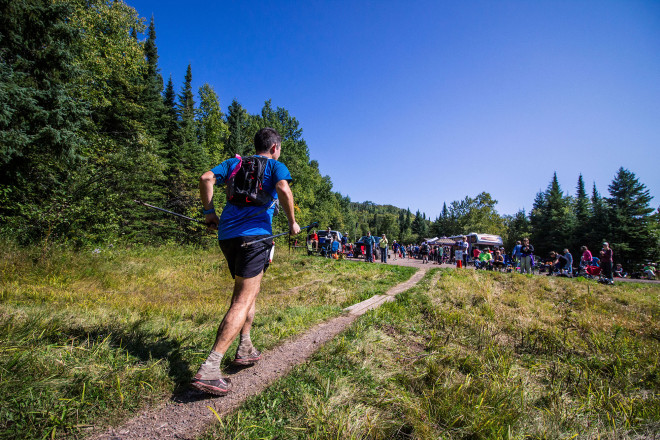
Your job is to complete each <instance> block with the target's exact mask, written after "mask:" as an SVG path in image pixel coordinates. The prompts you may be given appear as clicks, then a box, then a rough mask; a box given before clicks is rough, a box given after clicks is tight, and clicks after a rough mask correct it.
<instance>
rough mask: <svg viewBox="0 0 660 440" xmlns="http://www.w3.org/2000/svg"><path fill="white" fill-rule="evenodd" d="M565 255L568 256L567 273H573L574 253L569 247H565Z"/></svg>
mask: <svg viewBox="0 0 660 440" xmlns="http://www.w3.org/2000/svg"><path fill="white" fill-rule="evenodd" d="M564 257H565V258H566V261H567V263H566V273H568V274H569V275H571V276H572V275H573V255H571V253H570V252H569V251H568V249H564Z"/></svg>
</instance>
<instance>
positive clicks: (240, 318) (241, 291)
mask: <svg viewBox="0 0 660 440" xmlns="http://www.w3.org/2000/svg"><path fill="white" fill-rule="evenodd" d="M262 277H263V272H261V273H260V274H259V275H257V276H255V277H253V278H243V277H238V276H237V277H236V281H235V283H234V293H233V295H232V298H231V305H230V306H229V310H228V311H227V313H226V314H225V317H224V318H223V320H222V322H221V323H220V326H219V327H218V334H217V336H216V339H215V343H214V344H213V348H212V350H211V354H209V356H208V358H207V359H206V361H205V362H204V363H203V364H202V365H201V366H200V367H199V370H198V371H197V374H196V375H195V377H194V379H193V382H192V385H193V386H194V387H196V388H198V389H200V390H202V391H206V392H208V393H211V394H216V395H218V396H223V395H225V394H227V392H228V391H229V384H228V383H227V381H225V380H224V379H223V378H222V373H221V371H220V364H221V363H222V358H223V356H224V354H225V353H226V352H227V349H228V348H229V345H231V343H232V341H233V340H234V339H235V338H236V335H238V333H239V331H241V329H243V328H244V327H245V328H246V329H247V331H249V329H250V328H251V327H252V321H253V320H254V312H255V301H256V298H257V295H258V294H259V288H260V286H261V278H262ZM246 324H247V325H246Z"/></svg>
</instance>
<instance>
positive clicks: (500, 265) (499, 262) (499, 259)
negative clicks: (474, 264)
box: [493, 249, 504, 270]
mask: <svg viewBox="0 0 660 440" xmlns="http://www.w3.org/2000/svg"><path fill="white" fill-rule="evenodd" d="M493 268H495V269H498V270H501V269H504V255H502V252H501V251H500V250H499V249H498V250H496V251H495V255H493Z"/></svg>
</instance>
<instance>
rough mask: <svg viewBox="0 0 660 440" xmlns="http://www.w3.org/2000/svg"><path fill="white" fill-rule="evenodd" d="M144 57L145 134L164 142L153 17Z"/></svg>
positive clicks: (164, 124)
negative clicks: (145, 65) (145, 63)
mask: <svg viewBox="0 0 660 440" xmlns="http://www.w3.org/2000/svg"><path fill="white" fill-rule="evenodd" d="M144 56H145V59H146V62H147V68H146V70H145V73H144V82H145V87H144V92H143V96H142V103H143V105H144V107H145V112H144V114H145V125H146V127H147V132H148V133H149V134H151V135H152V136H154V137H155V138H156V139H158V141H159V142H161V143H163V142H165V139H166V136H167V120H166V114H165V112H166V108H165V105H164V103H163V99H162V97H161V94H162V93H163V77H162V76H161V74H160V68H159V67H158V48H157V47H156V25H155V24H154V17H153V15H152V16H151V22H150V23H149V29H148V32H147V40H146V41H145V42H144Z"/></svg>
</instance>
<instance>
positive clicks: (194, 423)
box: [91, 261, 437, 440]
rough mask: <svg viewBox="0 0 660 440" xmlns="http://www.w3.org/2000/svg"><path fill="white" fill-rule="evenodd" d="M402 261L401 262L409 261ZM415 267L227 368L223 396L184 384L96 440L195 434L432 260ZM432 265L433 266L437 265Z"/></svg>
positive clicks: (402, 288)
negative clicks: (254, 360) (259, 355)
mask: <svg viewBox="0 0 660 440" xmlns="http://www.w3.org/2000/svg"><path fill="white" fill-rule="evenodd" d="M406 263H408V262H406V261H401V262H400V263H398V264H400V265H406V266H408V265H413V264H412V263H409V264H406ZM392 264H397V261H392ZM414 265H415V266H418V267H419V268H420V270H418V271H417V272H415V274H414V275H413V276H412V277H411V278H410V279H409V280H408V281H406V282H403V283H401V284H398V285H396V286H394V287H392V288H391V289H390V290H388V291H387V292H386V293H385V294H384V295H376V296H374V297H372V298H369V299H367V300H365V301H363V302H361V303H359V304H355V305H353V306H350V307H348V308H346V309H344V310H345V312H346V313H345V314H343V315H342V316H339V317H337V318H334V319H331V320H329V321H327V322H324V323H321V324H318V325H316V326H315V327H312V328H311V329H309V330H308V331H307V332H306V333H304V334H302V335H300V336H298V337H296V338H294V339H292V340H290V341H287V342H285V343H283V344H282V345H280V346H278V347H276V348H273V349H272V350H270V351H267V352H264V356H263V359H262V360H261V361H260V362H259V363H258V364H256V365H255V366H253V367H250V368H244V369H237V370H233V371H231V370H228V371H226V372H225V373H227V376H228V377H229V378H230V379H231V384H232V389H233V390H232V392H231V393H229V394H228V395H227V396H224V397H213V396H209V395H208V394H204V393H201V392H199V391H196V390H193V389H189V390H186V391H184V392H182V393H179V394H176V395H174V396H172V399H170V400H169V401H168V402H166V403H164V404H163V405H162V406H160V407H157V408H155V409H151V410H148V411H144V412H142V413H140V414H138V415H137V416H136V417H134V418H132V419H130V420H128V421H126V422H125V423H124V424H123V425H122V426H119V427H115V428H110V429H109V430H107V431H106V432H103V433H99V434H96V435H93V436H92V437H91V438H92V439H95V440H137V439H194V438H196V437H198V436H200V435H201V434H202V433H203V432H204V431H206V429H207V428H208V427H209V426H210V425H211V424H212V423H213V422H214V421H217V419H216V416H215V415H214V414H213V412H212V411H211V410H210V409H209V407H210V408H213V409H214V410H215V411H216V412H217V413H218V414H219V415H220V417H222V416H225V415H227V414H230V413H231V412H232V411H234V410H236V409H238V407H239V406H240V405H241V404H242V403H243V402H244V401H245V400H246V399H248V398H249V397H252V396H254V395H257V394H259V393H261V392H262V391H263V390H265V389H266V388H267V387H268V385H270V384H271V383H273V382H274V381H275V380H277V379H279V378H281V377H283V376H285V375H286V374H288V373H289V371H291V369H292V368H293V367H295V366H297V365H299V364H302V363H304V362H306V361H307V359H309V358H310V357H311V355H312V354H313V353H314V352H315V351H316V350H318V349H319V348H320V347H321V346H322V345H323V344H325V343H326V342H328V341H330V340H331V339H333V338H334V337H335V336H337V335H338V334H339V333H341V332H343V331H344V330H346V329H347V328H348V326H350V325H351V324H352V323H353V322H354V321H355V320H356V319H357V318H358V317H359V316H360V315H362V314H364V313H366V312H367V311H368V310H371V309H374V308H376V307H378V306H380V305H381V304H383V303H385V302H387V301H393V300H394V297H395V296H396V295H397V294H399V293H401V292H403V291H405V290H407V289H409V288H411V287H412V286H414V285H415V284H417V283H418V282H419V280H421V279H422V277H423V276H424V274H425V273H426V271H427V270H428V269H430V268H432V267H433V265H431V264H424V265H421V264H419V265H417V264H414ZM436 267H437V266H436Z"/></svg>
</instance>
